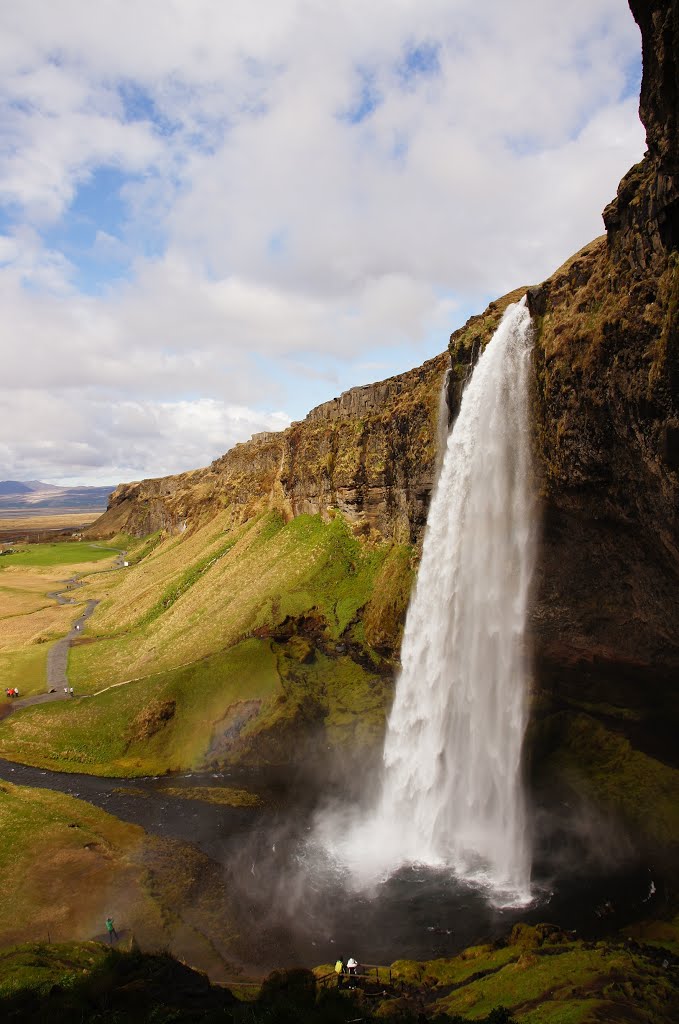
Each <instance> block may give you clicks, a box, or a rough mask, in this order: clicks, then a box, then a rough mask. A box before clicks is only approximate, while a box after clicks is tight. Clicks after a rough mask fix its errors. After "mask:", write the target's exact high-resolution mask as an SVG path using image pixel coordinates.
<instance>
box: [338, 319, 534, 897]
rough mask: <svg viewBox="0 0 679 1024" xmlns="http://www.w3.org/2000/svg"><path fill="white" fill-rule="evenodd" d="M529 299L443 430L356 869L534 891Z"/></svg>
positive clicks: (353, 860)
mask: <svg viewBox="0 0 679 1024" xmlns="http://www.w3.org/2000/svg"><path fill="white" fill-rule="evenodd" d="M531 333H532V332H531V323H530V315H529V313H528V310H527V309H526V306H525V299H524V300H523V301H522V302H521V303H519V304H516V305H513V306H510V307H509V308H508V309H507V311H506V313H505V315H504V317H503V319H502V322H501V323H500V326H499V327H498V329H497V331H496V333H495V334H494V336H493V338H492V339H491V341H490V342H489V344H488V345H487V347H486V349H485V350H484V352H483V353H482V355H481V357H480V358H479V361H478V363H477V365H476V368H475V370H474V372H473V374H472V376H471V379H470V381H469V383H468V385H467V388H466V390H465V392H464V395H463V398H462V403H461V407H460V412H459V416H458V419H457V421H456V423H455V426H454V428H453V430H452V431H451V433H450V435H449V437H448V443H447V448H446V454H445V459H444V463H443V467H442V470H441V476H440V478H439V481H438V486H437V487H436V488H435V491H434V494H433V497H432V503H431V507H430V511H429V518H428V522H427V531H426V535H425V539H424V547H423V552H422V561H421V565H420V570H419V574H418V578H417V584H416V587H415V591H414V594H413V596H412V599H411V604H410V608H409V610H408V617H407V621H406V626H405V634H404V638H403V646H402V652H401V657H402V665H403V668H402V672H401V676H400V678H399V680H398V683H397V687H396V694H395V698H394V704H393V708H392V711H391V716H390V718H389V723H388V729H387V736H386V740H385V746H384V771H383V780H382V788H381V793H380V795H379V797H378V801H377V805H376V807H375V808H373V810H372V812H371V813H370V815H369V817H368V818H367V819H365V820H363V821H362V822H361V823H359V824H355V825H354V826H353V827H351V828H350V829H348V831H346V832H345V834H344V836H343V837H342V839H341V840H339V841H338V842H337V843H336V845H335V852H336V853H337V854H338V855H339V856H340V857H342V858H343V859H344V860H345V862H348V863H349V864H350V866H351V867H352V871H354V872H356V871H359V872H360V873H364V874H365V875H366V876H369V875H370V873H371V872H372V873H373V877H374V876H375V875H381V876H382V877H383V876H384V874H385V873H386V874H388V873H391V872H392V871H393V870H395V869H397V868H398V867H399V866H402V865H404V864H408V863H423V864H430V865H437V866H442V867H446V868H449V869H452V870H453V871H454V872H455V873H456V874H457V875H459V876H461V877H464V878H468V879H469V878H471V879H475V880H477V881H479V882H480V883H483V884H486V885H488V886H489V887H490V888H491V889H492V891H493V894H494V899H495V901H496V902H498V903H512V902H513V903H516V902H521V901H526V900H527V899H529V880H530V854H529V846H528V837H527V828H526V814H525V808H524V799H523V792H522V785H521V748H522V742H523V735H524V729H525V723H526V690H527V680H528V665H527V655H526V639H525V632H526V616H527V603H528V594H529V586H530V580H531V574H532V568H533V549H534V534H535V531H534V497H533V485H532V478H533V474H532V472H531V448H530V436H529V420H528V389H529V373H530V352H531Z"/></svg>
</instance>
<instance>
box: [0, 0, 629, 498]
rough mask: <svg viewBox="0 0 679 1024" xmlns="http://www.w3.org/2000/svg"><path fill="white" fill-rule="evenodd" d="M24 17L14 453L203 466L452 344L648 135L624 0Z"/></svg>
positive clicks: (17, 113) (17, 77) (537, 264)
mask: <svg viewBox="0 0 679 1024" xmlns="http://www.w3.org/2000/svg"><path fill="white" fill-rule="evenodd" d="M0 40H1V41H0V88H1V91H0V118H1V120H0V123H1V124H2V128H1V129H0V149H1V151H2V154H3V157H2V163H1V164H0V199H2V200H3V201H4V202H5V204H6V208H7V211H8V222H9V224H10V225H11V226H10V227H8V228H7V230H6V233H5V235H0V301H1V302H2V306H3V322H4V323H3V327H2V334H1V335H0V340H1V341H2V360H3V363H2V366H3V369H2V378H1V379H0V402H2V403H3V405H4V406H5V411H6V410H11V412H12V415H11V416H9V415H8V414H6V415H4V416H3V417H2V425H1V426H0V456H2V457H5V456H4V455H3V451H5V452H6V459H7V462H6V467H3V466H0V474H3V475H4V474H5V473H7V474H8V475H9V474H10V473H11V475H14V476H16V475H21V474H23V475H27V476H32V477H35V476H39V475H40V474H41V473H42V475H46V474H48V470H49V465H50V461H49V459H48V458H47V457H46V455H45V453H46V452H50V453H51V455H50V458H52V459H54V460H55V461H54V466H55V467H56V466H57V465H59V466H61V467H63V470H62V469H60V470H59V472H63V474H65V475H70V476H73V475H74V472H70V473H69V470H68V467H69V465H71V463H70V462H69V460H72V463H73V465H74V466H75V465H76V464H77V465H79V466H81V467H82V473H83V475H85V476H88V475H89V476H91V475H92V474H95V475H97V476H98V478H99V479H101V476H99V472H100V470H101V473H103V474H104V477H106V479H108V476H107V474H108V473H109V469H110V473H113V474H114V475H115V473H116V472H123V470H124V469H125V467H127V468H126V469H125V471H126V472H127V471H128V470H129V471H130V472H132V471H134V473H135V474H137V475H138V474H139V473H141V474H142V475H148V474H155V473H160V472H165V471H167V467H168V466H172V467H173V468H176V467H178V466H181V467H182V468H186V463H185V459H188V458H192V459H195V464H196V465H198V464H202V463H205V462H207V461H209V459H210V458H212V457H214V455H215V454H218V453H219V452H215V451H214V446H215V445H218V444H221V445H222V446H223V447H226V446H227V445H228V444H229V443H231V439H232V438H235V437H236V436H238V437H239V438H240V434H239V433H238V431H239V430H240V429H241V427H243V426H244V421H243V416H245V417H246V419H247V416H254V417H255V419H256V421H257V423H258V424H260V425H261V423H264V422H265V420H266V416H264V414H260V413H250V412H247V410H252V409H260V408H269V409H272V408H284V407H287V409H288V410H289V411H290V412H292V414H293V415H294V416H299V415H300V414H301V412H302V409H303V408H304V407H306V408H308V407H310V406H311V405H313V404H315V403H316V402H317V401H321V400H323V399H325V398H328V397H330V396H331V391H330V390H329V389H331V388H333V387H334V383H333V382H334V381H337V380H339V379H341V380H342V381H343V382H344V381H345V380H346V379H347V375H348V376H349V377H350V375H351V372H352V370H353V371H355V373H356V378H357V379H356V382H357V383H359V382H363V380H364V379H365V378H364V374H365V373H366V372H367V371H366V370H365V367H366V366H369V365H371V364H377V365H380V366H382V365H384V373H388V372H395V371H396V370H397V369H398V368H399V367H400V368H405V365H407V360H408V359H410V360H411V364H414V363H416V362H418V361H420V359H421V358H424V357H426V356H427V355H431V354H433V352H434V351H441V350H442V349H443V348H444V347H445V344H446V340H447V336H448V334H449V333H450V330H451V329H452V328H454V327H455V326H457V324H458V323H459V320H460V319H461V318H462V316H463V315H464V311H465V310H467V309H469V308H470V306H471V305H473V304H474V303H478V304H481V303H482V302H484V301H485V300H486V299H487V298H488V297H492V296H493V295H495V294H499V293H501V292H503V291H506V290H508V289H509V288H512V287H515V286H516V285H518V284H520V283H531V282H534V281H538V280H540V279H542V278H544V277H545V276H547V274H549V273H550V272H551V270H552V269H553V268H554V267H555V266H557V265H558V264H559V263H561V262H562V261H563V260H564V259H565V258H566V257H567V256H568V255H569V254H570V253H571V252H573V251H574V250H576V249H577V248H579V247H580V246H581V245H583V244H584V243H585V242H587V241H588V240H589V239H590V238H591V237H593V236H594V235H596V234H599V233H600V232H601V230H602V224H601V220H600V211H601V209H602V208H603V206H604V205H605V203H606V202H607V201H608V200H609V199H610V198H612V196H613V195H614V193H615V189H616V187H617V182H618V180H619V178H620V177H621V175H622V174H623V173H624V172H625V171H626V169H627V168H628V166H629V165H630V164H631V163H632V162H633V161H634V160H636V159H638V158H639V156H640V155H641V152H642V151H643V132H642V130H641V127H640V125H639V123H638V120H637V118H636V113H635V110H636V105H637V98H636V95H635V96H633V97H630V96H629V95H628V93H627V76H628V73H629V68H630V64H631V63H633V62H634V61H635V60H638V58H639V49H640V46H639V35H638V30H637V29H636V26H635V25H634V23H633V21H632V18H631V16H630V14H629V12H628V11H627V10H626V9H625V7H624V5H621V4H620V2H619V0H572V2H571V3H570V4H567V5H561V6H558V7H557V6H556V5H553V4H551V5H550V4H544V3H539V2H538V0H517V2H516V3H514V4H511V5H508V4H505V3H500V0H486V3H484V4H479V3H478V2H476V0H474V2H472V0H417V2H416V0H400V2H399V3H393V0H374V2H372V3H370V4H365V3H363V2H360V3H359V0H345V2H343V3H342V4H335V5H327V4H325V3H322V2H321V0H276V2H273V0H268V2H267V0H228V2H227V3H223V2H221V0H194V2H192V3H190V4H189V3H187V2H186V0H139V2H134V3H133V2H132V0H107V2H101V3H97V4H92V3H90V2H88V0H60V3H59V4H52V3H49V2H48V0H24V2H23V3H21V4H11V5H10V4H8V5H5V6H4V8H3V9H2V11H1V12H0ZM101 168H113V169H115V172H116V175H117V177H114V178H113V179H111V181H112V183H110V184H108V185H106V182H104V184H101V183H100V182H99V181H98V179H97V178H96V172H97V170H98V169H101ZM84 186H87V187H89V188H90V190H91V191H90V194H89V199H88V202H89V207H88V209H87V211H86V212H85V213H83V212H82V211H80V212H78V216H77V217H76V215H75V213H76V209H77V201H78V199H79V197H81V196H82V195H83V187H84ZM107 187H108V188H109V189H114V190H115V191H114V193H113V194H107V193H106V191H105V189H106V188H107ZM74 204H75V206H74ZM97 204H99V206H98V207H97ZM109 262H110V269H107V268H108V267H109ZM404 361H405V362H404ZM293 374H294V375H295V376H297V377H298V378H299V381H300V383H299V387H298V389H297V393H295V388H294V383H293ZM3 387H4V388H12V389H14V390H13V392H12V393H3V392H2V388H3ZM17 395H23V396H24V397H25V398H26V401H28V400H29V396H30V402H31V403H32V413H33V415H32V416H26V417H24V418H23V419H22V418H21V417H19V418H17V415H18V407H17V404H16V396H17ZM55 402H56V403H57V404H58V409H57V406H55V405H54V403H55ZM127 403H131V405H129V406H128V404H127ZM183 403H188V405H187V406H186V409H188V410H189V412H188V413H187V415H188V416H189V420H190V422H191V423H195V424H196V425H197V426H196V428H195V429H194V428H193V427H190V426H186V424H185V425H184V426H183V427H182V428H181V430H182V432H183V434H184V435H185V438H189V440H186V439H185V440H180V438H179V436H177V437H176V438H174V439H173V438H172V437H171V435H170V434H169V433H168V431H169V430H170V427H172V429H176V430H177V431H179V430H180V422H182V423H183V422H184V421H182V420H181V415H180V410H181V409H183V408H184V405H183ZM300 406H301V407H300ZM220 408H221V409H224V410H227V412H225V413H224V416H226V419H223V418H220V417H221V414H218V409H220ZM238 409H244V410H246V412H243V413H239V412H238V411H237V410H238ZM36 410H38V412H39V415H36ZM169 410H172V411H171V412H170V411H169ZM228 410H230V411H228ZM46 411H49V414H48V413H47V412H46ZM73 417H74V418H73ZM215 417H216V419H215ZM239 417H240V418H239ZM104 420H105V421H106V427H105V428H104V427H103V426H101V427H99V426H97V424H101V423H102V422H103V421H104ZM267 422H268V421H267ZM276 422H278V421H276ZM19 423H21V432H20V433H19V432H18V424H19ZM215 424H216V426H215ZM90 427H91V429H90ZM253 429H257V428H255V427H253ZM154 430H155V431H156V434H154V432H153V431H154ZM78 431H80V432H81V433H80V434H78ZM200 431H202V432H203V435H202V436H203V438H204V442H203V447H202V448H201V445H200V441H199V433H200ZM135 432H136V433H135ZM46 436H47V437H50V438H52V441H51V442H50V446H49V447H48V448H45V446H44V443H43V441H44V437H46ZM155 436H157V437H159V438H160V437H162V439H163V444H162V445H161V444H160V443H158V444H157V445H156V444H155V442H153V441H152V440H151V441H149V438H153V437H155ZM85 437H87V438H88V440H83V438H85ZM123 437H125V438H126V442H125V450H127V451H128V452H129V453H135V454H134V455H132V454H130V455H129V457H128V461H127V462H125V461H124V460H123V456H122V454H121V452H122V448H121V447H120V444H122V441H121V442H120V444H119V443H118V441H116V438H118V439H122V438H123ZM135 437H138V438H139V439H140V443H139V444H138V445H136V444H135V443H133V442H134V438H135ZM220 438H221V439H222V440H220ZM142 439H143V440H142ZM60 442H61V444H60ZM3 444H4V445H6V449H4V450H3V448H2V445H3ZM79 446H80V447H79ZM163 446H165V448H164V447H163ZM173 446H176V451H175V452H174V454H167V452H168V451H169V450H170V449H172V448H173ZM57 451H58V452H59V455H58V456H57V455H56V454H55V453H56V452H57ZM164 451H165V452H166V454H163V452H164ZM201 451H202V452H203V455H201V454H200V453H201ZM121 460H123V461H121ZM144 460H146V461H145V462H144ZM142 463H143V466H142ZM31 466H33V467H34V468H32V469H31V468H30V467H31ZM38 467H46V468H43V469H41V470H40V471H39V469H38ZM87 467H90V468H89V469H88V468H87ZM114 467H117V469H114ZM56 473H57V469H56V468H55V469H54V471H53V472H52V473H51V476H52V477H54V476H55V474H56Z"/></svg>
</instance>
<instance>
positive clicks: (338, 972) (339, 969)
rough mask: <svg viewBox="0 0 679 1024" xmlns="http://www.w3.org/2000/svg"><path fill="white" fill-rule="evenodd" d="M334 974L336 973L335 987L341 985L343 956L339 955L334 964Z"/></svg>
mask: <svg viewBox="0 0 679 1024" xmlns="http://www.w3.org/2000/svg"><path fill="white" fill-rule="evenodd" d="M335 974H336V975H337V987H338V988H341V987H342V976H343V974H344V957H342V956H341V957H339V958H338V959H337V962H336V964H335Z"/></svg>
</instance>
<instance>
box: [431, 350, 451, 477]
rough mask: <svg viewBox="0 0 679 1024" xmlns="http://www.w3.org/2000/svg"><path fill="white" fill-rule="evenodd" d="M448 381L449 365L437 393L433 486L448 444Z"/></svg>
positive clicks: (439, 472) (439, 474)
mask: <svg viewBox="0 0 679 1024" xmlns="http://www.w3.org/2000/svg"><path fill="white" fill-rule="evenodd" d="M449 381H450V367H448V369H447V370H446V372H445V373H444V374H443V380H442V382H441V392H440V394H439V414H438V421H437V424H436V462H435V464H434V486H436V482H437V481H438V479H439V477H440V476H441V470H442V468H443V459H444V457H445V454H446V446H447V444H448V432H449V430H450V425H449V422H448V421H449V418H450V411H449V409H448V383H449Z"/></svg>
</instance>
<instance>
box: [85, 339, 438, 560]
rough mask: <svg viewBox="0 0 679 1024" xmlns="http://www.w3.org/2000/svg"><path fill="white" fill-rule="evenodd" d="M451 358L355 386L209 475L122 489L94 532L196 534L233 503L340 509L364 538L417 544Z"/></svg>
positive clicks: (219, 463) (253, 507)
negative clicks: (376, 536) (186, 531)
mask: <svg viewBox="0 0 679 1024" xmlns="http://www.w3.org/2000/svg"><path fill="white" fill-rule="evenodd" d="M446 366H447V358H446V356H445V355H441V356H438V357H437V358H435V359H432V360H429V361H428V362H426V363H424V365H423V366H420V367H418V368H417V369H415V370H411V371H409V372H408V373H404V374H401V375H400V376H398V377H392V378H391V379H389V380H386V381H379V382H378V383H376V384H370V385H367V386H365V387H360V388H352V389H351V390H350V391H347V392H345V393H344V394H343V395H341V396H340V397H339V398H335V399H333V400H332V401H330V402H325V403H324V404H323V405H320V406H318V407H317V408H315V409H312V410H311V412H310V413H309V414H308V416H307V417H306V418H305V419H304V420H303V421H301V422H299V423H293V424H292V426H290V427H288V429H287V430H283V431H280V432H279V433H270V432H265V433H262V434H256V435H255V436H254V437H253V438H252V439H251V440H250V441H248V442H246V443H245V444H239V445H236V446H235V447H234V448H232V449H231V450H230V451H228V452H227V453H226V454H225V455H223V456H222V457H221V458H220V459H217V460H216V461H215V462H213V463H212V465H211V466H209V467H207V468H206V469H200V470H195V471H193V472H190V473H181V474H179V475H177V476H170V477H163V478H160V479H154V480H142V481H141V482H139V483H131V484H121V485H120V486H119V487H118V488H116V490H115V491H114V492H113V494H112V495H111V499H110V501H109V506H108V510H107V512H106V513H105V514H104V515H103V516H102V517H101V518H100V519H98V520H97V522H96V523H95V524H93V526H92V527H90V529H89V531H88V535H89V536H95V537H106V536H112V535H114V534H116V533H127V534H131V535H132V536H144V535H146V534H149V533H153V532H155V531H157V530H166V531H168V532H171V533H175V532H179V531H182V530H184V529H187V528H188V529H191V528H193V527H195V526H196V525H198V524H199V523H201V522H203V521H204V520H205V519H206V518H207V517H209V516H211V515H214V514H215V512H216V511H218V510H221V509H223V508H224V507H229V508H231V509H232V512H233V515H234V517H236V518H237V519H240V520H245V519H247V518H249V517H250V516H251V515H252V514H254V513H255V512H256V511H257V510H258V509H261V508H263V507H276V508H278V509H280V510H281V511H282V512H283V513H284V514H285V515H286V516H288V517H293V516H296V515H300V514H301V513H312V514H316V513H320V514H321V515H323V516H328V515H331V514H332V513H333V511H334V510H338V511H340V512H341V513H342V514H343V515H345V516H346V518H347V519H348V520H349V521H350V522H351V523H353V524H354V525H355V526H356V528H357V529H358V530H359V532H363V533H364V534H365V535H366V536H369V535H370V534H371V532H375V533H377V534H379V535H380V536H381V537H385V538H394V539H397V540H407V541H417V540H418V539H419V537H420V536H421V533H422V530H423V527H424V523H425V521H426V516H427V506H428V501H429V492H430V490H431V485H432V480H433V474H434V465H435V461H436V445H437V440H436V438H437V418H438V404H439V393H440V389H441V384H442V381H443V378H444V376H445V371H446Z"/></svg>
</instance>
